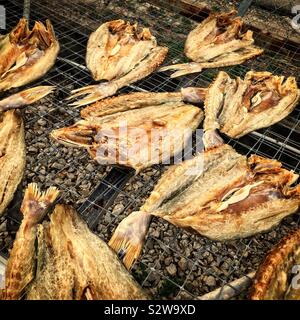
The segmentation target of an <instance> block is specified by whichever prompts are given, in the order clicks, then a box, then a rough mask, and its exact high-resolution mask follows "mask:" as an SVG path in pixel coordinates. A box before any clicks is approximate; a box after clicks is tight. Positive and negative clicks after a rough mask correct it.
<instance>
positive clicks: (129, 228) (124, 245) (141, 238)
mask: <svg viewBox="0 0 300 320" xmlns="http://www.w3.org/2000/svg"><path fill="white" fill-rule="evenodd" d="M150 221H151V215H150V214H149V213H146V212H140V211H135V212H133V213H131V214H130V215H129V216H128V217H127V218H125V219H123V220H122V221H121V223H120V224H119V225H118V227H117V229H116V230H115V232H114V234H113V235H112V237H111V239H110V241H109V243H108V244H109V246H110V247H111V248H112V249H113V250H114V251H115V252H116V253H117V254H118V255H119V256H120V258H121V259H122V260H123V263H124V265H125V267H126V268H127V269H128V270H129V269H130V268H131V267H132V265H133V264H134V262H135V261H136V260H137V259H138V257H139V256H140V254H141V251H142V249H143V246H144V242H145V239H146V235H147V232H148V229H149V225H150Z"/></svg>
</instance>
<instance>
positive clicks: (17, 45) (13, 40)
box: [0, 18, 29, 75]
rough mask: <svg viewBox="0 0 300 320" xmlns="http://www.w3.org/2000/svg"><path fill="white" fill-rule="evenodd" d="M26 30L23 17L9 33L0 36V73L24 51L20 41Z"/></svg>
mask: <svg viewBox="0 0 300 320" xmlns="http://www.w3.org/2000/svg"><path fill="white" fill-rule="evenodd" d="M28 32H29V30H28V24H27V21H26V19H24V18H23V19H20V21H19V23H18V24H17V25H16V27H15V28H14V29H13V30H12V31H11V32H10V33H8V34H7V35H4V36H1V37H0V75H2V74H3V73H4V72H6V71H7V70H9V69H10V68H11V67H12V66H13V65H14V64H15V62H16V60H17V58H18V57H19V56H20V55H21V54H22V53H23V52H24V50H25V47H24V45H22V42H23V41H24V39H25V38H26V37H27V34H28Z"/></svg>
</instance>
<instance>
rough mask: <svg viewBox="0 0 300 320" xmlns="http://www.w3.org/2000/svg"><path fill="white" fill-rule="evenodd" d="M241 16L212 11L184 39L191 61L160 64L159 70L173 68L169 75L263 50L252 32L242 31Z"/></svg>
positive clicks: (237, 60) (232, 61) (229, 62)
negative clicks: (161, 65) (165, 65)
mask: <svg viewBox="0 0 300 320" xmlns="http://www.w3.org/2000/svg"><path fill="white" fill-rule="evenodd" d="M242 27H243V20H242V18H241V17H237V16H236V11H231V12H229V13H221V14H211V15H210V16H209V17H208V18H206V19H205V20H204V21H203V22H202V23H201V24H199V25H198V26H197V27H196V28H195V29H194V30H192V31H191V32H190V33H189V35H188V37H187V39H186V42H185V49H184V52H185V54H186V56H187V57H188V58H189V59H191V60H192V61H193V62H190V63H182V64H175V65H171V66H167V67H163V68H161V69H160V71H166V70H176V72H175V73H173V74H172V75H171V77H172V78H175V77H179V76H182V75H186V74H190V73H194V72H201V71H202V70H203V69H207V68H218V67H225V66H231V65H236V64H241V63H243V62H244V61H246V60H248V59H251V58H253V57H255V56H258V55H260V54H262V53H263V50H262V49H260V48H258V47H256V46H254V45H253V43H254V39H253V32H252V31H251V30H248V31H247V32H245V33H243V32H242Z"/></svg>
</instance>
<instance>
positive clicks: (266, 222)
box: [110, 145, 300, 268]
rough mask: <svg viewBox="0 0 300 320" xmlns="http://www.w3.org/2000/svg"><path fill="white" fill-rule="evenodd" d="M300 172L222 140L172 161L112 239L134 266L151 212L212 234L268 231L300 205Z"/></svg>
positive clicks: (217, 237)
mask: <svg viewBox="0 0 300 320" xmlns="http://www.w3.org/2000/svg"><path fill="white" fill-rule="evenodd" d="M297 178H298V175H296V174H295V173H293V172H292V171H288V170H286V169H283V168H282V167H281V163H280V162H278V161H276V160H270V159H266V158H262V157H259V156H256V155H252V156H250V157H249V158H247V157H246V156H243V155H240V154H238V153H237V152H236V151H235V150H234V149H233V148H232V147H230V146H228V145H221V146H219V147H216V148H211V149H208V150H206V151H205V152H204V153H200V154H198V155H197V156H195V157H194V158H192V159H190V160H186V161H184V162H182V163H181V164H178V165H174V166H171V167H170V168H169V169H168V170H167V171H166V172H165V173H164V174H163V176H162V177H161V179H160V180H159V182H158V183H157V185H156V186H155V188H154V190H153V191H152V193H151V195H150V196H149V198H148V199H147V200H146V202H145V204H144V205H143V206H142V207H141V208H140V211H139V212H134V213H132V214H131V215H129V216H128V217H127V218H125V219H124V220H123V221H122V222H121V223H120V225H119V226H118V227H117V229H116V231H115V232H114V234H113V236H112V239H111V240H110V245H111V246H112V248H113V249H115V250H116V251H119V250H121V251H122V252H125V253H126V254H125V257H124V263H125V265H126V266H127V267H128V268H129V267H130V266H131V265H132V263H133V262H134V261H135V259H136V258H137V257H138V256H139V254H140V251H141V249H142V245H143V242H144V239H145V236H146V233H147V230H148V225H149V222H150V219H151V218H150V215H155V216H158V217H161V218H163V219H165V220H167V221H169V222H171V223H173V224H175V225H176V226H179V227H182V228H187V229H192V230H194V231H196V232H198V233H199V234H200V235H203V236H206V237H208V238H210V239H213V240H230V239H236V238H244V237H248V236H251V235H254V234H257V233H259V232H263V231H267V230H269V229H270V228H272V227H273V226H275V225H277V224H278V223H279V222H280V221H281V219H283V218H284V217H285V216H287V215H290V214H292V213H295V212H296V211H297V210H298V208H299V206H300V185H298V186H296V187H292V184H293V183H295V182H296V180H297Z"/></svg>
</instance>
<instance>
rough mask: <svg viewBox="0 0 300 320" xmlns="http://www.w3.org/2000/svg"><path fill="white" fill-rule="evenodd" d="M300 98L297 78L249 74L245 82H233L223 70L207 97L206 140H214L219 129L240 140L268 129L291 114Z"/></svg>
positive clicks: (251, 72)
mask: <svg viewBox="0 0 300 320" xmlns="http://www.w3.org/2000/svg"><path fill="white" fill-rule="evenodd" d="M299 97H300V90H299V89H298V87H297V82H296V79H295V78H294V77H288V78H285V77H283V76H276V75H273V74H272V73H270V72H254V71H249V72H247V73H246V75H245V78H244V80H242V79H240V78H236V79H232V78H230V76H229V75H228V74H227V73H226V72H223V71H221V72H219V74H218V76H217V77H216V79H215V81H214V82H213V83H212V84H211V85H210V86H209V89H208V91H207V94H206V98H205V103H204V105H205V121H204V131H205V132H206V137H205V139H206V140H212V139H213V138H214V136H215V134H214V131H215V130H217V129H219V130H220V131H221V132H223V133H225V134H226V135H227V136H229V137H231V138H239V137H241V136H243V135H245V134H247V133H249V132H251V131H254V130H257V129H260V128H264V127H268V126H270V125H272V124H274V123H276V122H278V121H280V120H282V119H283V118H285V117H286V116H287V115H289V114H290V113H291V112H292V111H293V110H294V108H295V107H296V106H297V103H298V101H299ZM211 138H212V139H211ZM210 142H212V141H210ZM210 142H208V143H210ZM217 144H218V143H217Z"/></svg>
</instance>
